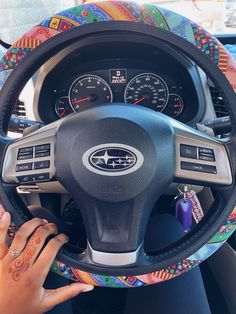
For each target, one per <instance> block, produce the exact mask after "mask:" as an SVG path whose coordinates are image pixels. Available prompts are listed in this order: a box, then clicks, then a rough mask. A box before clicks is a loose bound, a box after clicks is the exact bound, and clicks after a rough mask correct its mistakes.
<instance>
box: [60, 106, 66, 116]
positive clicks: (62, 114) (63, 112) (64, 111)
mask: <svg viewBox="0 0 236 314" xmlns="http://www.w3.org/2000/svg"><path fill="white" fill-rule="evenodd" d="M66 110H67V108H65V109H64V110H63V111H62V113H61V116H62V117H63V116H64V115H65V114H66Z"/></svg>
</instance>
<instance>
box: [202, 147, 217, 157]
mask: <svg viewBox="0 0 236 314" xmlns="http://www.w3.org/2000/svg"><path fill="white" fill-rule="evenodd" d="M199 153H200V154H201V153H203V154H208V155H213V156H214V150H213V149H211V148H203V147H199Z"/></svg>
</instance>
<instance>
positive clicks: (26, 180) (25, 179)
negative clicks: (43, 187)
mask: <svg viewBox="0 0 236 314" xmlns="http://www.w3.org/2000/svg"><path fill="white" fill-rule="evenodd" d="M17 179H18V180H19V182H20V183H29V182H33V181H34V176H32V175H29V176H19V177H17Z"/></svg>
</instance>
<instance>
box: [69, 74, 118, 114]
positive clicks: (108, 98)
mask: <svg viewBox="0 0 236 314" xmlns="http://www.w3.org/2000/svg"><path fill="white" fill-rule="evenodd" d="M69 98H70V103H71V106H72V108H73V110H75V111H79V110H80V109H83V108H86V106H87V105H88V104H93V105H99V104H103V103H111V102H112V91H111V89H110V86H109V85H108V84H107V82H106V81H104V80H103V79H102V78H101V77H99V76H96V75H92V74H86V75H83V76H80V77H79V78H77V79H76V80H75V81H74V83H73V84H72V85H71V88H70V91H69Z"/></svg>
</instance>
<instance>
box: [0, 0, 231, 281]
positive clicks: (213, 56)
mask: <svg viewBox="0 0 236 314" xmlns="http://www.w3.org/2000/svg"><path fill="white" fill-rule="evenodd" d="M112 20H119V21H132V22H134V23H146V24H149V25H152V26H154V27H158V28H162V29H165V30H167V31H170V32H172V33H174V34H176V35H178V36H180V37H182V38H184V39H185V40H187V41H189V42H190V43H192V44H193V45H195V46H196V47H197V48H198V49H200V50H201V51H202V53H204V54H206V55H207V56H208V57H209V61H210V60H211V61H212V62H214V63H215V64H216V65H218V66H219V68H220V69H221V71H222V72H223V73H224V74H225V76H226V77H227V78H228V80H229V82H230V84H231V85H232V87H233V89H234V90H235V91H236V63H235V61H234V59H233V57H232V56H231V55H230V54H229V53H228V52H227V50H226V49H225V48H224V47H223V46H222V45H221V44H220V43H219V42H218V41H217V40H216V39H215V38H214V37H212V36H211V35H210V34H209V33H207V32H206V31H205V30H203V29H202V28H201V27H199V26H198V25H197V24H195V23H193V22H191V21H190V20H188V19H187V18H185V17H182V16H180V15H178V14H176V13H173V12H171V11H168V10H166V9H163V8H160V7H157V6H156V5H151V4H142V5H141V4H137V3H134V2H121V1H107V2H97V3H89V4H84V5H80V6H78V7H74V8H71V9H68V10H66V11H63V12H59V13H58V14H55V15H54V16H52V17H50V18H47V19H45V20H44V21H43V22H42V23H41V24H40V25H37V26H35V27H33V28H32V29H31V30H30V31H29V32H27V33H26V34H25V35H24V36H22V37H21V38H20V39H19V40H18V41H17V42H16V43H15V44H14V45H13V46H12V47H11V48H10V49H9V50H8V51H7V53H6V54H5V56H4V57H3V59H2V60H1V62H0V88H1V86H3V84H4V83H5V81H6V79H7V77H8V76H9V75H10V73H11V72H12V71H13V69H14V68H15V67H16V66H17V64H19V63H20V62H21V60H23V59H24V58H26V57H27V55H28V53H29V52H30V51H31V50H33V49H34V48H35V47H37V46H38V45H40V44H42V43H43V42H45V41H46V40H48V39H49V38H51V37H53V36H56V35H57V34H59V33H61V32H64V31H67V30H70V29H72V28H75V27H79V26H80V25H84V24H87V23H96V22H99V21H112ZM13 229H14V227H13ZM235 229H236V208H235V209H234V210H233V212H232V213H231V215H230V216H229V217H228V219H227V221H226V222H225V224H224V225H223V226H222V227H221V228H220V230H219V231H218V232H217V233H216V235H214V236H213V237H212V239H210V241H209V242H208V243H207V244H206V245H204V246H203V247H202V248H200V249H199V250H198V251H197V252H195V253H194V254H193V255H191V256H189V257H188V258H186V259H184V260H182V261H180V262H179V263H177V264H174V265H170V266H169V267H167V268H165V269H162V270H159V271H156V272H153V273H149V274H143V275H139V276H128V277H127V276H125V274H124V276H118V277H116V276H106V275H97V274H92V273H88V272H84V271H81V270H79V269H76V268H73V267H71V266H68V265H65V264H64V263H61V262H60V261H55V262H54V263H53V265H52V270H53V271H55V272H56V273H58V274H60V275H63V276H64V277H67V278H69V279H72V280H75V281H81V282H84V283H89V284H92V285H97V286H105V287H139V286H144V285H149V284H154V283H159V282H162V281H165V280H168V279H171V278H174V277H176V276H179V275H180V274H183V273H185V272H187V271H189V270H191V269H192V268H193V267H195V266H197V265H198V264H200V263H201V262H202V261H204V260H205V259H206V258H208V257H209V256H210V255H211V254H213V253H214V252H215V251H216V250H217V249H218V248H219V247H221V246H222V244H223V243H224V242H225V241H226V240H227V239H228V237H229V236H230V235H231V234H232V233H233V232H234V230H235ZM13 231H14V230H13ZM13 233H14V232H13Z"/></svg>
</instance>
